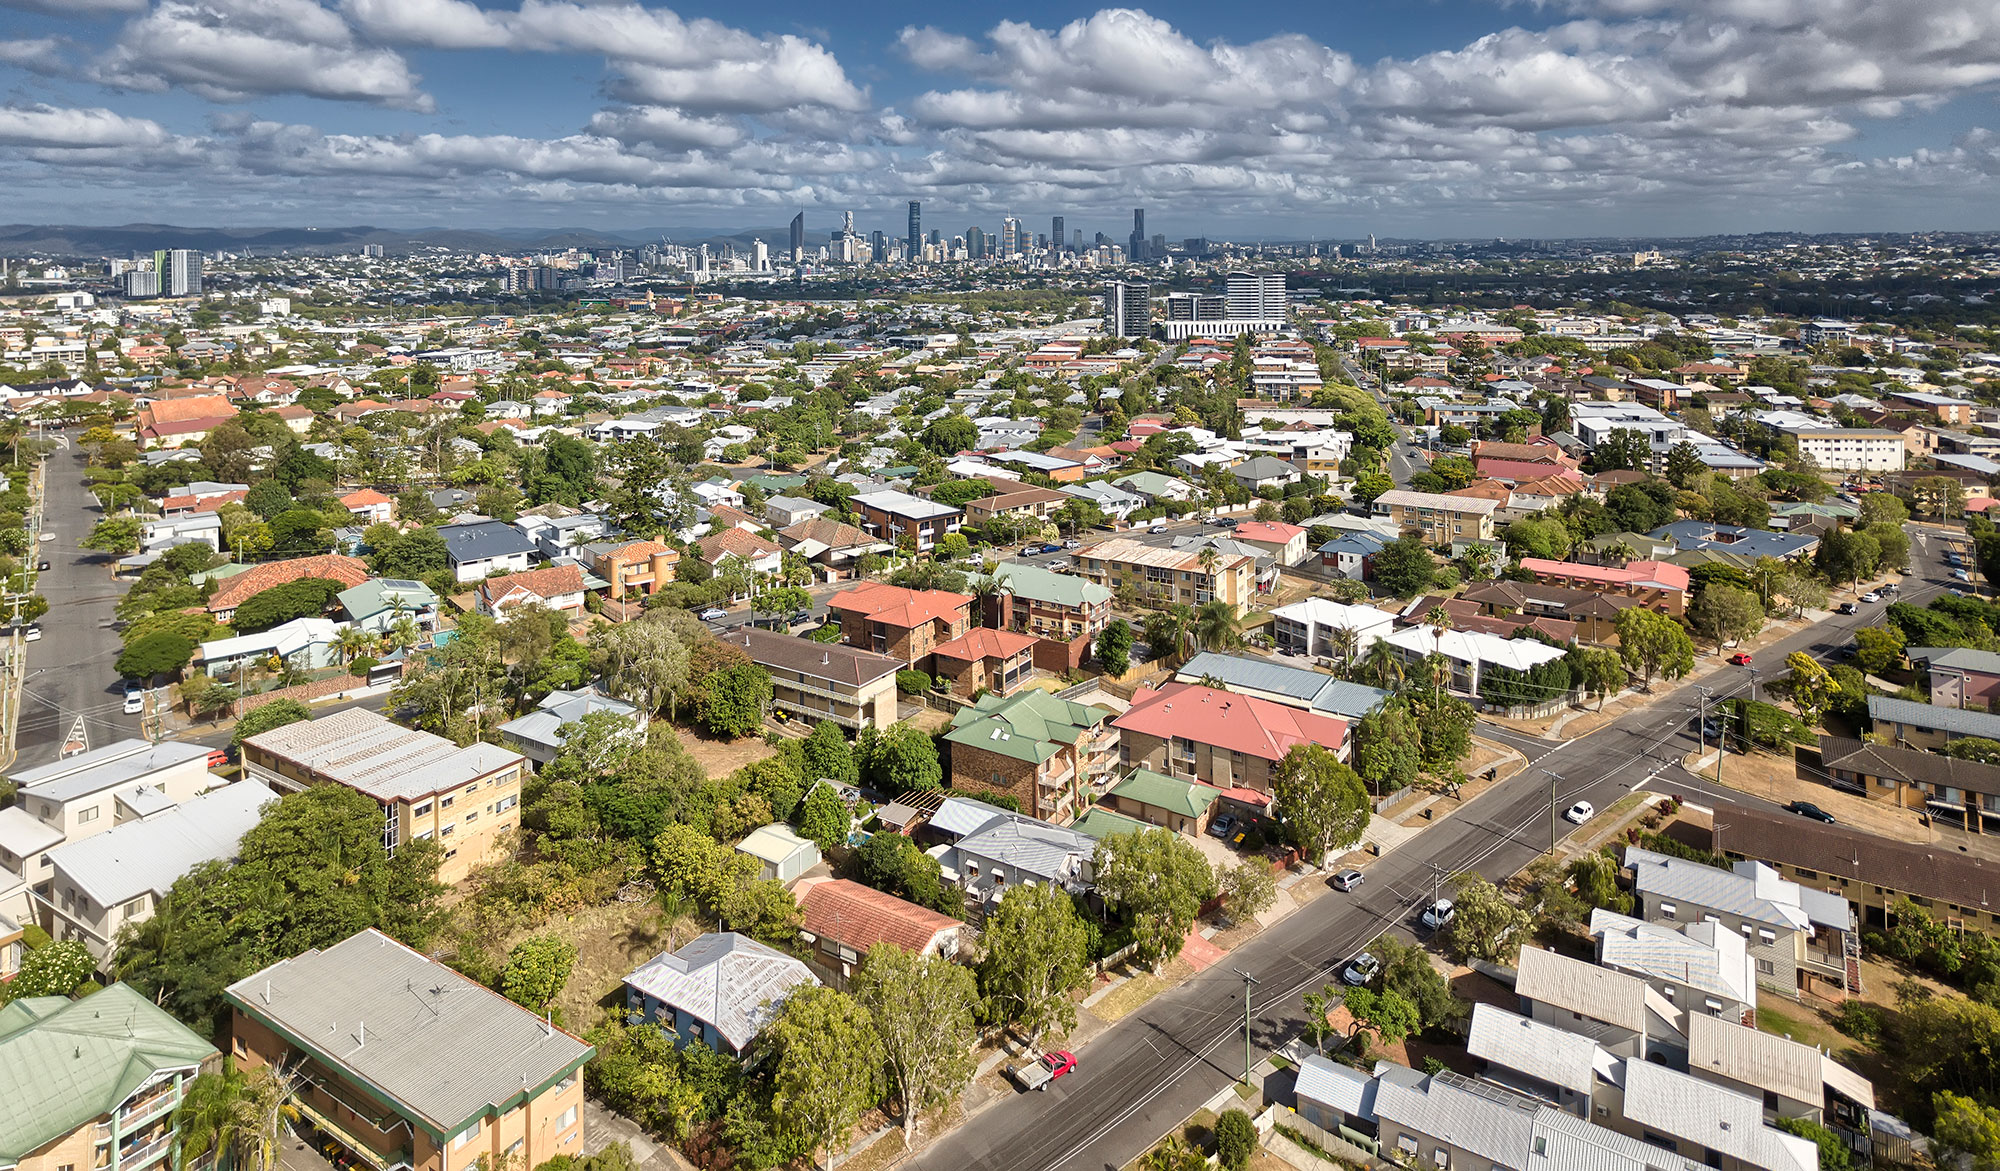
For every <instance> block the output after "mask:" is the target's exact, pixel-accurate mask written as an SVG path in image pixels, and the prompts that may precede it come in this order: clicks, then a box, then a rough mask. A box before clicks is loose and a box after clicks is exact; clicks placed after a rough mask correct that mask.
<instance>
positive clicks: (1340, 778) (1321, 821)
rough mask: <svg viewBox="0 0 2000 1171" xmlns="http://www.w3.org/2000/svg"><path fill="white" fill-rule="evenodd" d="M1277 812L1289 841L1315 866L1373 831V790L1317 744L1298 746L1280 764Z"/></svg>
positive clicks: (1274, 796)
mask: <svg viewBox="0 0 2000 1171" xmlns="http://www.w3.org/2000/svg"><path fill="white" fill-rule="evenodd" d="M1271 793H1272V808H1273V811H1274V812H1275V813H1276V814H1277V817H1278V821H1279V822H1280V823H1281V824H1282V825H1283V826H1284V827H1285V836H1286V838H1287V839H1288V840H1289V841H1290V842H1291V843H1292V844H1293V845H1295V846H1297V847H1298V848H1299V849H1300V851H1301V852H1303V853H1304V855H1305V856H1306V857H1307V858H1309V859H1311V860H1312V863H1313V865H1315V866H1319V865H1324V864H1325V862H1326V856H1327V854H1328V853H1330V852H1332V851H1336V850H1345V849H1347V848H1348V847H1349V846H1352V845H1353V844H1354V843H1356V842H1358V841H1360V840H1361V834H1362V831H1364V830H1366V829H1367V828H1368V814H1369V804H1368V791H1367V789H1366V788H1365V787H1364V786H1363V785H1362V783H1361V778H1360V777H1359V776H1357V775H1355V772H1354V770H1353V769H1351V768H1349V767H1347V766H1346V765H1345V764H1342V763H1341V762H1340V758H1338V757H1336V756H1335V755H1334V754H1333V753H1332V752H1330V751H1328V750H1327V749H1325V748H1323V747H1321V746H1320V745H1317V744H1298V745H1294V746H1293V747H1292V750H1291V751H1290V752H1287V753H1286V754H1285V758H1284V760H1282V761H1280V762H1279V764H1278V771H1277V776H1276V778H1275V780H1274V782H1273V784H1272V786H1271Z"/></svg>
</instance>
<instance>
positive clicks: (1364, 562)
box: [1313, 529, 1389, 581]
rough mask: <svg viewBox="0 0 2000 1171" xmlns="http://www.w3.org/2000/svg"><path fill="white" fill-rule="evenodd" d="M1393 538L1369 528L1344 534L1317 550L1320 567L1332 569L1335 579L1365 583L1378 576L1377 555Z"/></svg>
mask: <svg viewBox="0 0 2000 1171" xmlns="http://www.w3.org/2000/svg"><path fill="white" fill-rule="evenodd" d="M1388 543H1389V538H1388V537H1385V536H1383V535H1382V534H1381V533H1377V532H1371V531H1369V530H1367V529H1355V530H1353V531H1351V532H1347V533H1343V534H1341V535H1340V536H1338V537H1335V538H1334V539H1333V540H1331V541H1328V542H1326V543H1325V544H1323V545H1321V546H1320V547H1319V548H1317V549H1315V550H1313V552H1314V554H1315V555H1317V556H1318V557H1319V567H1320V568H1321V569H1325V570H1329V571H1331V572H1332V573H1333V575H1334V576H1335V577H1344V578H1347V579H1348V580H1350V581H1363V580H1365V579H1367V578H1371V577H1374V576H1375V555H1376V554H1377V553H1380V552H1381V551H1382V546H1384V545H1386V544H1388Z"/></svg>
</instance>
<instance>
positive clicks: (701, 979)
mask: <svg viewBox="0 0 2000 1171" xmlns="http://www.w3.org/2000/svg"><path fill="white" fill-rule="evenodd" d="M817 983H819V981H818V980H816V979H814V978H813V974H812V973H811V972H810V971H808V970H807V969H806V966H805V965H804V964H802V963H800V962H799V961H797V960H795V959H793V958H792V957H791V956H788V955H786V954H785V953H784V952H781V951H777V950H775V949H773V948H769V947H766V946H764V945H763V944H761V943H758V942H757V941H756V940H754V939H751V938H749V937H748V936H744V935H738V934H736V933H735V932H733V931H721V932H714V933H711V934H708V935H704V936H702V937H701V938H699V939H696V940H694V941H693V942H691V943H689V944H688V945H687V946H685V947H683V948H681V949H680V950H679V951H676V952H662V953H660V954H659V955H656V956H654V957H653V958H652V959H650V960H647V961H646V962H645V963H643V964H641V965H640V966H639V967H638V969H637V970H635V971H634V972H633V973H632V974H631V975H629V976H627V977H625V984H626V986H627V987H629V988H636V989H638V990H639V991H640V992H643V993H645V994H646V995H648V996H651V997H653V998H654V999H656V1000H659V1001H661V1002H662V1003H665V1004H668V1005H671V1006H673V1007H674V1008H677V1009H680V1010H681V1011H683V1012H685V1013H687V1014H688V1015H689V1016H692V1017H694V1018H695V1019H696V1020H699V1021H701V1022H703V1023H705V1024H707V1025H709V1026H710V1027H711V1028H713V1029H714V1030H715V1031H716V1032H717V1033H718V1034H720V1035H721V1036H722V1038H723V1039H724V1040H726V1041H728V1042H729V1044H730V1045H731V1046H733V1047H735V1048H736V1049H738V1050H740V1049H742V1048H743V1047H744V1046H745V1045H748V1044H749V1043H750V1042H751V1040H752V1039H754V1038H755V1037H756V1036H757V1034H758V1033H761V1032H763V1031H764V1026H766V1025H768V1024H770V1023H771V1021H772V1020H773V1019H774V1018H776V1017H777V1015H778V1010H779V1009H780V1008H782V1007H783V1006H784V1002H785V997H786V996H788V995H789V994H790V993H791V991H792V989H794V988H797V987H798V986H799V985H801V984H817Z"/></svg>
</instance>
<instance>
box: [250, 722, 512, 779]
mask: <svg viewBox="0 0 2000 1171" xmlns="http://www.w3.org/2000/svg"><path fill="white" fill-rule="evenodd" d="M243 743H244V745H245V746H246V747H248V748H252V749H256V750H260V751H265V752H269V753H271V754H273V755H275V756H278V757H281V758H283V759H286V760H289V761H292V762H293V763H295V764H299V765H302V766H304V767H305V768H307V769H310V770H311V771H312V772H313V773H314V774H315V775H317V776H319V777H322V778H324V779H326V780H329V781H333V782H335V783H337V784H342V785H346V786H347V787H349V788H351V789H358V790H360V791H361V792H363V793H366V794H368V795H369V796H371V797H373V798H375V799H376V800H378V801H387V800H396V799H400V798H412V797H422V796H427V795H429V794H431V793H437V792H440V791H442V790H445V789H448V788H451V787H452V786H454V785H461V784H465V783H467V782H469V781H471V780H473V779H474V778H477V777H482V776H485V775H486V774H487V773H490V772H496V771H498V770H500V769H503V768H506V767H507V766H508V765H509V764H515V763H519V762H520V761H521V760H522V759H523V758H522V756H521V754H520V753H518V752H511V751H509V750H507V749H505V748H501V747H499V746H498V745H495V744H486V743H483V742H481V743H476V744H473V745H471V746H469V747H466V748H460V747H459V746H458V745H456V744H453V743H452V742H451V741H449V740H446V739H445V738H444V737H442V736H433V735H431V734H430V733H429V732H421V731H418V730H416V729H414V728H405V727H402V726H401V725H398V724H394V723H391V722H390V721H389V720H387V719H386V718H384V717H383V716H382V715H381V714H380V713H378V712H372V711H369V710H368V709H366V708H349V709H347V710H346V711H340V712H332V713H329V714H327V715H324V716H321V717H319V718H318V719H316V720H301V721H300V722H298V723H296V724H287V725H285V726H284V727H282V728H273V729H271V730H270V731H269V732H264V733H261V734H259V735H256V736H252V737H250V738H249V739H248V740H245V741H244V742H243Z"/></svg>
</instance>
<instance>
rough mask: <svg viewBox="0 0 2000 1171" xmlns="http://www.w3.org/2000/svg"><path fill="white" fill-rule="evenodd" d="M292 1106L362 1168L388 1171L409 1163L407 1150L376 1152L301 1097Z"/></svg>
mask: <svg viewBox="0 0 2000 1171" xmlns="http://www.w3.org/2000/svg"><path fill="white" fill-rule="evenodd" d="M292 1104H293V1105H294V1106H297V1107H298V1109H299V1114H300V1115H302V1116H303V1117H304V1118H305V1120H306V1121H308V1122H310V1123H312V1124H313V1125H314V1126H315V1127H317V1128H318V1129H319V1130H320V1131H321V1132H322V1133H324V1134H325V1135H326V1136H327V1137H328V1138H330V1139H332V1140H333V1141H334V1142H335V1143H337V1144H339V1145H340V1146H341V1147H342V1148H343V1149H345V1150H346V1151H347V1152H348V1153H349V1154H350V1155H353V1156H354V1158H355V1160H356V1161H357V1162H359V1163H361V1164H362V1165H364V1166H367V1167H373V1168H375V1171H388V1168H391V1167H395V1166H398V1165H403V1164H407V1163H409V1161H410V1152H409V1151H408V1150H407V1149H404V1148H399V1149H397V1150H393V1151H387V1152H384V1151H377V1150H376V1149H375V1148H374V1147H371V1146H369V1145H368V1144H367V1143H366V1142H363V1141H362V1139H361V1138H360V1136H358V1135H356V1134H355V1133H354V1132H353V1131H350V1130H348V1129H347V1128H346V1127H343V1126H341V1125H340V1124H339V1123H337V1122H335V1121H334V1120H333V1119H332V1117H330V1116H329V1115H328V1114H326V1113H325V1112H324V1111H322V1110H320V1109H318V1108H317V1107H315V1106H314V1105H313V1104H312V1103H311V1102H310V1101H307V1100H306V1099H305V1098H304V1097H303V1096H301V1097H297V1098H294V1099H292Z"/></svg>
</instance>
